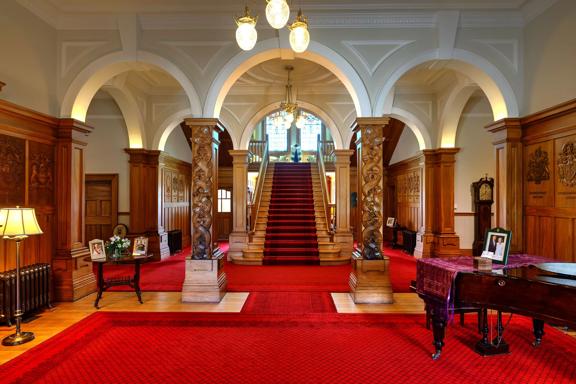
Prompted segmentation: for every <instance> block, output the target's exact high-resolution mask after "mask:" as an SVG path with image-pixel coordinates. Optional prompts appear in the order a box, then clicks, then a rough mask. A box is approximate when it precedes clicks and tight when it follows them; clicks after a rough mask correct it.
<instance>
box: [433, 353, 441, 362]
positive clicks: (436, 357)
mask: <svg viewBox="0 0 576 384" xmlns="http://www.w3.org/2000/svg"><path fill="white" fill-rule="evenodd" d="M441 353H442V351H436V352H434V353H433V354H432V360H434V361H436V360H438V359H439V358H440V354H441Z"/></svg>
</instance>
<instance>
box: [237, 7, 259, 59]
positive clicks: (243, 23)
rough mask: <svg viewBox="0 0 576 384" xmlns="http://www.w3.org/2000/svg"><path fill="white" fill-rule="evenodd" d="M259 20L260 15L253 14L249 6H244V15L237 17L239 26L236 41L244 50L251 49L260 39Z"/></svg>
mask: <svg viewBox="0 0 576 384" xmlns="http://www.w3.org/2000/svg"><path fill="white" fill-rule="evenodd" d="M257 22H258V16H256V17H254V16H251V15H250V9H249V8H248V6H246V7H245V8H244V16H242V17H237V18H236V25H237V26H238V28H237V29H236V42H237V43H238V46H239V47H240V48H241V49H243V50H244V51H249V50H251V49H252V48H254V46H255V45H256V41H257V40H258V32H257V31H256V23H257Z"/></svg>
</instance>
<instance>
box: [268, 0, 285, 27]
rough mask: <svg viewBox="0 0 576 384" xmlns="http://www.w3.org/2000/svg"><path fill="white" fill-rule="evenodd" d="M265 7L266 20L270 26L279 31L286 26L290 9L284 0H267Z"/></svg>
mask: <svg viewBox="0 0 576 384" xmlns="http://www.w3.org/2000/svg"><path fill="white" fill-rule="evenodd" d="M267 1H268V5H266V20H268V23H270V26H271V27H272V28H275V29H280V28H282V27H284V26H285V25H286V23H287V22H288V18H289V17H290V7H289V6H288V3H286V0H267Z"/></svg>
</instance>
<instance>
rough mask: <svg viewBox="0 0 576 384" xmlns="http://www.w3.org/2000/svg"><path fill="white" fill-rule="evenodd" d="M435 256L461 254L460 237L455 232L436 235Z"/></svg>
mask: <svg viewBox="0 0 576 384" xmlns="http://www.w3.org/2000/svg"><path fill="white" fill-rule="evenodd" d="M434 238H435V239H434V240H435V241H434V243H435V247H434V257H455V256H461V255H462V251H461V250H460V237H458V235H455V234H449V235H434Z"/></svg>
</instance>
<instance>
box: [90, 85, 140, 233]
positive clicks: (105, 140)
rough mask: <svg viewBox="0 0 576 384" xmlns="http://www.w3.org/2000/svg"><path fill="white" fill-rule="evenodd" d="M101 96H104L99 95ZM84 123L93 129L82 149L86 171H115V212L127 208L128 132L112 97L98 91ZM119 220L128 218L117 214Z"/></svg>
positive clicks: (128, 208) (128, 181)
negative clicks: (116, 180)
mask: <svg viewBox="0 0 576 384" xmlns="http://www.w3.org/2000/svg"><path fill="white" fill-rule="evenodd" d="M102 97H104V98H102ZM86 123H87V124H88V125H90V126H92V127H93V128H94V131H93V132H92V133H91V134H90V135H89V136H88V140H87V141H88V145H87V147H86V151H85V157H84V158H85V164H84V165H85V168H86V173H117V174H118V211H119V212H128V211H130V166H129V163H128V160H129V159H130V157H129V155H128V154H127V153H126V152H124V148H128V133H127V131H126V125H125V123H124V118H123V117H122V113H121V112H120V109H119V108H118V106H117V105H116V103H115V102H114V100H113V99H112V98H109V97H105V96H103V95H101V93H99V94H98V96H97V97H96V98H94V99H93V100H92V103H91V104H90V108H89V109H88V115H87V118H86ZM118 221H119V222H120V223H124V224H126V225H128V224H129V223H130V217H129V216H128V215H120V216H119V217H118Z"/></svg>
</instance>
